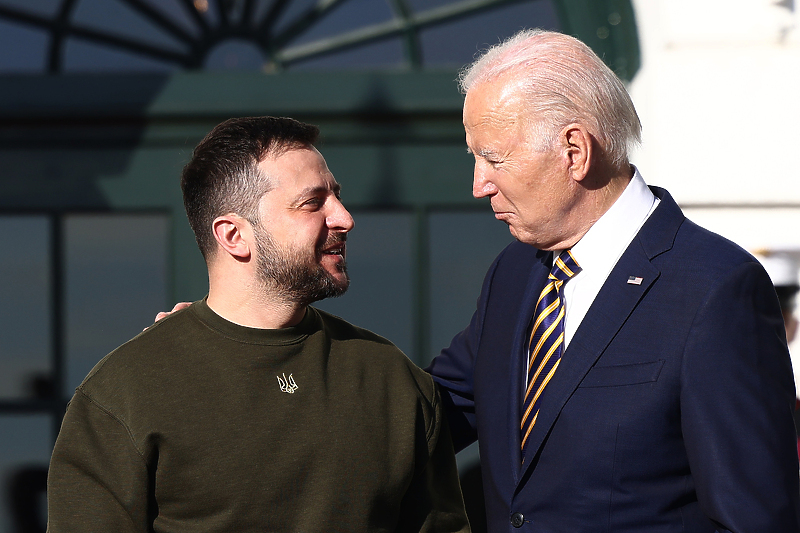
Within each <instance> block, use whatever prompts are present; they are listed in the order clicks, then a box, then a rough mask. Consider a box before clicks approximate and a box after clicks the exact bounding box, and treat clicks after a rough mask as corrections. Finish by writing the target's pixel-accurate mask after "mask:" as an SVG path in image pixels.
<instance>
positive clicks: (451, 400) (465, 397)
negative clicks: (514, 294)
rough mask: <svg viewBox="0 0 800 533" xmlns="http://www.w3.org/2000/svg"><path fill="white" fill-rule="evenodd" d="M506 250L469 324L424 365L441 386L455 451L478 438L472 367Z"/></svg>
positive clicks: (485, 283) (488, 277) (494, 266)
mask: <svg viewBox="0 0 800 533" xmlns="http://www.w3.org/2000/svg"><path fill="white" fill-rule="evenodd" d="M504 254H505V252H503V253H501V254H500V255H499V256H498V257H497V258H496V259H495V260H494V263H492V266H491V267H490V268H489V271H488V272H487V273H486V277H485V278H484V281H483V286H482V288H481V294H480V297H479V298H478V305H477V310H476V311H475V313H474V314H473V315H472V320H470V323H469V325H468V326H467V328H466V329H464V330H463V331H461V332H460V333H458V334H457V335H456V336H455V337H453V340H452V341H451V342H450V346H449V347H447V348H445V349H444V350H442V352H441V353H440V354H439V355H438V356H436V357H435V358H434V360H433V361H432V362H431V364H430V365H429V366H428V367H427V368H426V369H425V370H426V371H427V372H428V373H429V374H431V375H432V376H433V379H434V380H435V381H436V382H437V383H438V384H439V386H440V387H441V390H442V403H443V405H444V409H445V414H446V416H447V421H448V425H449V427H450V431H451V434H452V436H453V445H454V446H455V450H456V452H459V451H461V450H463V449H464V448H466V447H467V446H469V445H470V444H472V443H473V442H475V441H476V440H477V438H478V433H477V429H476V422H475V394H474V380H473V371H474V368H475V357H476V355H477V353H478V346H479V345H480V340H481V332H482V330H483V320H484V316H485V309H486V303H487V301H488V299H489V293H490V291H491V286H492V279H493V278H494V274H495V272H496V270H497V265H498V264H499V262H500V260H501V259H502V257H503V255H504Z"/></svg>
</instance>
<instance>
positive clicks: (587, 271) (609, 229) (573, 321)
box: [564, 167, 660, 350]
mask: <svg viewBox="0 0 800 533" xmlns="http://www.w3.org/2000/svg"><path fill="white" fill-rule="evenodd" d="M659 202H660V200H659V199H658V198H656V197H655V196H654V195H653V193H652V192H651V191H650V189H648V188H647V185H646V184H645V182H644V179H643V178H642V175H641V174H639V170H638V169H636V168H635V167H634V174H633V179H631V181H630V183H629V184H628V186H627V187H626V188H625V190H624V191H623V192H622V195H621V196H620V197H619V198H618V199H617V201H616V202H614V205H612V206H611V208H610V209H609V210H608V211H606V213H605V214H604V215H603V216H602V217H600V219H599V220H598V221H597V222H595V223H594V225H593V226H592V227H591V228H590V229H589V231H588V232H587V233H586V235H584V236H583V237H582V238H581V240H580V241H578V243H577V244H575V246H573V247H572V248H571V251H572V256H573V257H574V258H575V260H576V261H577V262H578V264H579V265H580V266H581V268H582V270H581V272H580V273H579V274H577V275H575V277H573V278H572V279H570V280H569V282H568V283H567V284H566V285H564V301H565V303H564V305H565V318H564V349H565V350H566V347H567V346H568V345H569V341H570V340H571V339H572V336H573V335H574V334H575V331H576V330H577V329H578V326H580V325H581V321H583V317H584V316H586V313H587V312H588V311H589V307H591V305H592V302H594V299H595V297H596V296H597V293H598V292H600V288H601V287H602V286H603V283H605V281H606V278H607V277H608V275H609V274H610V273H611V271H612V270H613V269H614V266H616V264H617V261H619V258H620V257H622V254H623V253H624V252H625V250H626V249H627V248H628V245H630V243H631V241H632V240H633V238H634V237H635V236H636V234H637V233H638V232H639V229H641V227H642V226H643V225H644V223H645V221H646V220H647V219H648V218H649V217H650V215H651V214H652V213H653V211H654V210H655V208H656V207H657V206H658V204H659Z"/></svg>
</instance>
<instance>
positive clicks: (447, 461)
mask: <svg viewBox="0 0 800 533" xmlns="http://www.w3.org/2000/svg"><path fill="white" fill-rule="evenodd" d="M432 390H433V392H434V394H433V400H432V402H431V403H430V404H429V405H427V406H424V407H423V410H426V411H428V412H427V413H426V415H423V416H421V418H420V419H421V420H426V421H427V422H426V427H421V429H422V430H423V431H424V435H422V434H421V435H420V436H421V437H423V438H424V441H422V440H420V442H418V444H417V446H418V450H417V457H420V458H422V460H419V461H418V468H417V470H416V472H415V475H414V479H413V480H412V482H411V485H410V486H409V487H408V489H407V490H406V493H405V496H404V497H403V501H402V502H401V508H400V522H399V524H398V527H397V529H396V530H397V531H398V532H408V533H412V532H413V533H417V532H419V533H445V532H454V533H455V532H459V533H469V532H470V527H469V521H468V519H467V514H466V511H465V509H464V499H463V497H462V495H461V485H460V483H459V480H458V467H457V466H456V456H455V452H454V451H453V441H452V439H451V438H450V431H449V430H448V427H447V418H446V417H445V416H444V413H443V412H442V405H441V401H440V399H441V397H440V395H439V391H438V388H437V387H435V386H434V388H433V389H432Z"/></svg>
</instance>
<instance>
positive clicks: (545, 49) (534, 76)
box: [458, 29, 642, 167]
mask: <svg viewBox="0 0 800 533" xmlns="http://www.w3.org/2000/svg"><path fill="white" fill-rule="evenodd" d="M507 72H511V73H513V74H515V76H514V82H521V84H520V87H521V90H522V91H523V93H524V94H523V98H524V103H523V105H524V106H525V114H526V119H527V121H528V123H529V126H530V128H531V130H532V131H531V132H532V134H533V139H534V141H535V144H536V149H537V150H540V151H545V150H547V149H548V148H550V147H551V146H552V144H553V142H554V140H555V138H556V136H557V135H558V133H559V132H560V131H561V130H562V129H563V128H564V127H565V126H567V125H569V124H572V123H579V124H583V125H584V126H586V127H587V128H588V129H589V131H590V133H591V134H592V135H594V137H595V138H596V139H597V140H598V142H599V144H600V147H601V149H602V151H603V152H604V154H605V157H606V160H607V161H609V162H611V163H612V164H613V165H615V166H618V167H622V166H624V165H627V164H628V150H629V149H630V148H632V147H633V146H634V145H635V144H638V143H639V142H640V141H641V129H642V126H641V123H640V122H639V117H638V115H637V114H636V109H635V108H634V106H633V102H632V101H631V98H630V95H629V94H628V91H627V90H626V89H625V85H624V84H623V83H622V81H621V80H620V79H619V77H617V75H616V74H614V72H612V71H611V69H610V68H608V67H607V66H606V64H605V63H603V61H602V60H601V59H600V58H599V57H597V54H595V53H594V52H593V51H592V50H591V48H589V47H588V46H586V45H585V44H584V43H582V42H581V41H579V40H577V39H575V38H573V37H570V36H567V35H564V34H562V33H557V32H551V31H543V30H539V29H533V30H522V31H520V32H519V33H517V34H516V35H514V36H512V37H510V38H509V39H507V40H506V41H504V42H502V43H500V44H497V45H495V46H493V47H491V48H489V49H488V50H487V51H486V52H484V53H483V54H482V55H481V56H480V57H478V58H477V59H476V60H475V61H474V62H473V63H472V64H470V65H468V66H466V67H464V69H463V70H462V71H461V72H460V74H459V78H458V82H459V86H460V87H461V91H462V92H463V93H464V94H466V93H467V92H468V91H469V90H470V88H472V87H474V86H475V85H477V84H480V83H483V82H487V81H490V80H494V79H496V78H498V77H499V76H501V75H502V74H504V73H507Z"/></svg>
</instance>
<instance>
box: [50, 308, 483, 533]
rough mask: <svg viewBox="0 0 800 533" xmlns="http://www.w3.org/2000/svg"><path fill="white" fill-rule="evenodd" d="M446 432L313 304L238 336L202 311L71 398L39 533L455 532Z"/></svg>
mask: <svg viewBox="0 0 800 533" xmlns="http://www.w3.org/2000/svg"><path fill="white" fill-rule="evenodd" d="M444 424H445V422H444V417H443V416H442V412H441V405H440V402H439V396H438V392H437V390H436V388H435V386H434V383H433V380H432V379H431V378H430V376H428V375H427V374H426V373H425V372H423V371H422V370H420V369H419V368H417V367H416V366H415V365H414V364H413V363H411V362H410V361H409V360H408V358H406V357H405V355H403V353H402V352H401V351H400V350H398V349H397V348H396V347H395V346H394V345H392V344H391V343H390V342H389V341H387V340H385V339H383V338H381V337H379V336H377V335H375V334H373V333H371V332H369V331H366V330H364V329H360V328H357V327H355V326H353V325H351V324H348V323H347V322H345V321H343V320H342V319H340V318H337V317H334V316H332V315H330V314H327V313H324V312H322V311H319V310H317V309H314V308H309V310H308V312H307V313H306V315H305V318H304V319H303V321H302V322H301V323H300V324H298V325H297V326H295V327H290V328H285V329H279V330H263V329H255V328H246V327H242V326H238V325H236V324H233V323H231V322H228V321H226V320H224V319H223V318H221V317H219V316H218V315H216V314H215V313H214V312H213V311H212V310H211V309H209V307H208V305H207V304H206V303H205V301H200V302H197V303H195V304H194V305H192V306H191V307H190V308H188V309H186V310H184V311H181V312H178V313H174V314H173V315H172V316H170V317H169V318H167V319H164V320H162V321H160V322H158V323H157V324H155V325H154V326H152V327H151V328H149V329H148V330H146V331H145V332H143V333H142V334H140V335H138V336H137V337H136V338H134V339H133V340H131V341H129V342H128V343H126V344H124V345H123V346H121V347H119V348H118V349H116V350H115V351H114V352H112V353H111V354H109V355H108V356H106V357H105V358H104V359H103V360H102V361H100V362H99V363H98V364H97V366H96V367H95V368H94V369H93V370H92V371H91V372H90V374H89V375H88V376H87V377H86V379H85V380H84V382H83V383H82V384H81V385H80V387H78V389H77V390H76V392H75V396H74V397H73V398H72V401H71V402H70V404H69V407H68V408H67V412H66V415H65V417H64V421H63V423H62V426H61V431H60V433H59V436H58V440H57V442H56V445H55V449H54V451H53V456H52V459H51V463H50V472H49V479H48V521H49V523H48V531H50V532H51V533H60V532H77V531H80V532H86V533H89V532H103V533H122V532H146V531H157V532H193V533H200V532H211V531H213V532H249V531H259V532H263V531H281V532H284V531H298V532H301V531H302V532H313V531H325V532H331V531H347V532H362V531H363V532H368V531H369V532H372V531H375V532H377V531H469V526H468V525H467V520H466V514H465V512H464V507H463V502H462V498H461V491H460V488H459V484H458V477H457V471H456V465H455V458H454V455H453V448H452V443H451V441H450V435H449V431H448V430H447V427H446V425H444Z"/></svg>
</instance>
